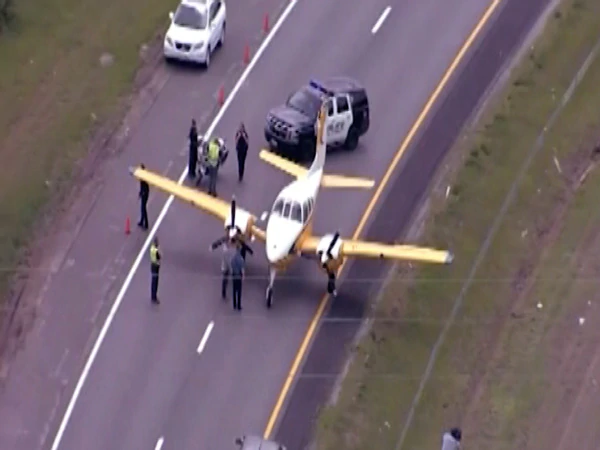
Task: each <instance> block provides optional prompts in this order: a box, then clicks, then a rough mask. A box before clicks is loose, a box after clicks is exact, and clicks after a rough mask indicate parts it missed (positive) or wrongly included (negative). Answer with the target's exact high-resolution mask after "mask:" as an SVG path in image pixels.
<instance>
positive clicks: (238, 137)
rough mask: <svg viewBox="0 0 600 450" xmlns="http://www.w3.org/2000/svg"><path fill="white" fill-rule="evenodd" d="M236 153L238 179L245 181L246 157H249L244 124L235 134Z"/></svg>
mask: <svg viewBox="0 0 600 450" xmlns="http://www.w3.org/2000/svg"><path fill="white" fill-rule="evenodd" d="M235 151H236V153H237V160H238V179H239V181H240V182H241V181H243V180H244V169H245V168H246V156H247V155H248V133H247V132H246V127H245V126H244V124H243V123H241V124H240V128H239V129H238V131H237V133H236V134H235Z"/></svg>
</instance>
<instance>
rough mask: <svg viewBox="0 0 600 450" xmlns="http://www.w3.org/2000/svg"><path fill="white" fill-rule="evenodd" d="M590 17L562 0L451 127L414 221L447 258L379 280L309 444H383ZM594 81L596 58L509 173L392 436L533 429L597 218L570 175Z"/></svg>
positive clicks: (473, 440)
mask: <svg viewBox="0 0 600 450" xmlns="http://www.w3.org/2000/svg"><path fill="white" fill-rule="evenodd" d="M599 30H600V10H599V6H598V4H597V2H595V1H594V0H576V1H564V2H563V3H562V4H561V6H560V7H559V8H558V10H557V11H556V12H555V13H554V15H552V16H551V18H550V22H549V23H548V26H547V27H546V29H545V30H544V32H543V34H542V35H541V36H540V37H539V39H538V40H537V42H536V43H535V46H534V49H533V50H530V51H529V52H528V53H527V54H526V57H525V58H524V60H523V61H522V62H521V63H520V65H519V66H518V67H517V68H516V69H515V71H514V72H513V76H512V79H511V81H510V83H509V84H508V86H507V87H506V89H505V90H504V92H502V93H501V94H499V95H498V96H496V97H495V98H494V99H493V100H492V101H491V103H490V105H489V106H488V108H487V109H486V111H485V112H484V114H483V115H482V117H481V118H480V122H479V124H477V126H476V128H475V130H476V131H475V132H473V133H470V134H468V135H467V136H466V138H465V139H460V140H459V142H460V144H458V145H457V148H456V149H454V150H453V152H456V153H458V152H460V153H461V154H462V155H464V157H465V159H464V164H463V165H462V166H461V167H460V169H458V171H457V173H456V174H454V176H455V179H454V181H453V186H452V191H451V192H452V194H451V195H450V197H449V199H447V200H446V199H441V198H434V199H433V204H434V205H435V208H434V210H435V213H434V214H433V218H432V219H430V220H429V221H428V223H427V225H426V230H427V231H426V235H427V239H426V240H427V242H437V243H448V244H450V246H451V248H452V249H453V250H454V251H455V253H456V259H455V262H454V263H453V265H452V266H449V267H423V268H422V269H420V270H419V271H418V272H416V274H414V276H410V277H409V276H407V274H406V273H397V274H396V275H395V276H394V277H393V278H392V279H391V281H390V282H389V285H388V286H386V287H385V289H384V292H383V293H382V296H381V299H380V302H379V304H378V306H377V310H376V313H375V318H374V319H375V320H374V323H373V325H372V330H371V333H368V334H367V335H366V337H365V338H364V339H363V340H362V341H361V342H360V344H359V345H358V347H357V349H356V351H355V354H354V360H353V362H352V364H351V367H350V369H349V371H348V374H347V376H346V378H345V380H344V382H343V384H342V389H341V392H340V394H339V397H338V399H337V402H336V404H335V405H331V406H329V407H327V408H326V409H324V410H323V412H322V413H321V417H320V419H319V422H318V427H317V430H316V432H317V436H316V438H317V448H319V449H337V448H345V449H365V450H367V449H379V450H384V449H385V450H387V449H390V450H391V449H395V448H396V445H397V442H398V439H399V436H400V434H401V430H402V428H403V427H404V425H405V423H406V420H407V415H408V413H409V410H410V407H411V403H412V401H413V398H414V396H415V393H416V392H417V389H418V386H419V382H420V379H421V377H422V376H423V373H424V372H425V367H426V365H427V361H428V359H429V357H430V354H431V350H432V347H433V345H434V343H435V342H436V340H437V339H438V337H439V335H440V333H441V331H442V329H443V327H444V323H445V320H446V319H447V317H448V316H449V314H450V311H451V310H452V307H453V304H454V302H455V300H456V299H457V297H458V295H459V292H460V290H461V288H462V286H463V284H464V281H465V279H466V278H467V276H468V274H469V272H470V270H471V268H472V266H473V263H474V260H475V258H476V255H477V253H478V252H479V249H480V248H481V246H482V243H483V242H484V240H485V237H486V235H487V233H488V231H489V229H490V227H491V225H492V223H493V222H494V219H495V218H496V217H497V215H498V212H499V210H500V207H501V205H502V203H503V202H504V200H505V198H506V196H507V194H508V192H509V190H510V187H511V185H512V184H513V183H514V181H515V179H516V176H517V173H518V171H519V169H520V167H522V166H523V163H524V161H525V159H526V158H527V155H528V153H529V152H530V150H531V149H532V148H533V146H534V142H535V140H536V138H537V136H538V135H539V133H540V131H541V130H542V128H543V126H544V124H545V123H546V122H547V121H548V119H549V117H550V115H551V114H552V112H553V111H554V109H555V108H556V106H557V103H558V101H559V100H560V99H561V98H562V96H563V94H564V92H565V90H566V89H567V87H568V85H569V83H570V82H571V80H572V79H573V76H574V75H575V72H576V71H577V70H578V68H579V67H580V66H581V64H582V62H583V59H584V58H585V57H586V56H587V54H588V53H589V51H590V50H591V48H592V47H593V45H594V44H595V43H596V41H597V40H598V39H599V38H600V32H599ZM599 84H600V60H596V61H595V63H594V64H593V66H592V67H591V69H590V71H589V72H588V74H587V76H586V78H585V79H584V81H583V82H582V84H581V86H580V87H579V89H578V91H576V94H575V95H574V97H573V98H572V100H571V102H570V103H569V105H568V106H567V107H566V108H565V109H564V110H563V112H562V114H561V116H560V117H559V119H558V121H557V122H556V123H555V126H554V127H553V128H552V129H551V130H549V131H548V135H547V137H546V141H545V145H544V147H543V148H542V149H541V151H540V152H539V153H538V154H537V156H536V157H535V159H534V160H533V163H532V164H531V166H530V168H529V170H528V172H527V175H526V176H525V177H524V179H523V180H522V183H521V184H520V185H519V188H518V195H517V196H516V198H515V201H513V202H512V204H511V206H510V207H509V209H508V211H507V213H506V215H505V216H504V218H503V220H502V224H501V226H500V228H499V230H498V232H497V234H496V235H495V237H494V239H493V242H492V243H491V246H490V248H489V250H488V252H487V254H486V256H485V258H484V260H483V261H482V263H481V265H480V266H479V269H478V271H477V273H476V274H475V278H474V281H473V283H472V285H471V286H470V288H469V289H468V291H467V292H466V295H465V297H464V301H463V304H462V308H461V309H460V310H459V313H458V315H457V317H456V321H455V323H454V325H453V326H452V327H451V328H450V330H449V332H448V334H447V336H446V340H445V342H444V344H443V345H442V347H441V348H440V351H439V353H438V358H437V361H436V364H435V366H434V369H433V372H432V374H431V377H430V379H429V381H428V383H427V384H426V386H425V390H424V392H423V395H422V397H421V398H420V401H419V403H418V406H417V408H416V410H415V415H414V418H413V420H412V422H411V426H410V428H409V431H408V434H407V436H406V440H405V441H404V443H403V444H404V445H403V446H402V447H401V448H403V449H411V450H416V449H434V448H439V446H440V438H441V432H442V431H443V430H444V429H447V428H448V427H450V426H452V425H455V424H460V425H462V426H463V427H464V430H465V433H466V436H465V438H464V441H465V445H466V446H468V447H469V448H476V449H483V448H486V449H494V450H496V449H514V448H524V445H525V441H526V438H527V436H530V435H532V433H533V434H535V433H534V432H533V431H532V430H531V429H530V423H529V422H528V419H530V418H531V417H530V416H531V415H532V413H533V411H535V410H536V407H538V406H539V405H540V404H541V402H542V401H543V396H544V393H545V387H547V372H546V370H545V369H546V367H547V364H548V358H549V357H548V355H549V352H550V349H549V339H550V338H549V336H550V331H551V328H552V327H551V326H550V324H552V323H556V322H557V320H558V319H559V318H560V317H562V316H563V315H564V314H565V311H566V310H567V307H568V306H569V304H568V302H567V301H566V300H569V299H570V298H574V297H575V296H576V295H579V294H576V293H575V291H574V290H573V281H572V277H571V276H570V275H571V274H572V272H573V271H574V270H575V266H576V264H574V258H575V256H574V255H575V254H576V252H575V249H577V248H578V247H579V242H580V240H581V239H582V237H584V236H585V235H586V233H588V232H589V230H590V229H591V228H592V227H593V225H595V224H596V225H597V223H596V222H598V223H600V220H598V219H600V217H599V216H600V215H599V214H597V213H594V212H595V211H596V210H597V199H598V198H599V197H600V181H599V180H597V179H595V178H594V176H593V175H590V178H589V179H588V180H587V181H586V184H585V185H584V186H583V187H582V188H580V189H575V188H574V186H576V183H575V180H578V179H579V176H580V174H581V172H582V171H583V170H584V169H585V168H586V167H587V166H588V165H589V163H590V155H591V147H592V145H591V144H592V142H593V143H595V142H594V141H593V139H594V138H598V137H599V136H600V108H599V105H600V90H598V88H597V87H598V85H599ZM555 156H556V158H557V160H558V161H559V163H560V165H561V169H562V174H559V172H558V170H557V169H556V167H555V162H554V157H555ZM591 216H593V221H591V220H592V219H591ZM411 280H412V281H411ZM588 287H589V286H588ZM538 301H541V302H543V304H544V308H543V309H542V310H537V308H536V306H535V305H536V303H537V302H538ZM377 318H380V319H381V318H385V319H387V320H385V321H383V320H379V321H378V320H377ZM390 319H392V320H390Z"/></svg>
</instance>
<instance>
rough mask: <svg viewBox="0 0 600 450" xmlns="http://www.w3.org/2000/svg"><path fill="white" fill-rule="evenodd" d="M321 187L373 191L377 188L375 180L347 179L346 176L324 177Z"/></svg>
mask: <svg viewBox="0 0 600 450" xmlns="http://www.w3.org/2000/svg"><path fill="white" fill-rule="evenodd" d="M321 186H323V187H329V188H334V187H337V188H363V189H371V188H372V187H373V186H375V181H374V180H368V179H366V178H357V177H347V176H344V175H327V174H325V175H323V178H322V179H321Z"/></svg>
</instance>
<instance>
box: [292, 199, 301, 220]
mask: <svg viewBox="0 0 600 450" xmlns="http://www.w3.org/2000/svg"><path fill="white" fill-rule="evenodd" d="M290 219H291V220H293V221H295V222H300V223H302V207H301V206H300V203H298V202H294V203H292V213H291V215H290Z"/></svg>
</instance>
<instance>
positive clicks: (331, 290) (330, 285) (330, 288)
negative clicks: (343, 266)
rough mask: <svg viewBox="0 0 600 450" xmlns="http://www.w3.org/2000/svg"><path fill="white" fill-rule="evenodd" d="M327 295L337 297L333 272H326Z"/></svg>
mask: <svg viewBox="0 0 600 450" xmlns="http://www.w3.org/2000/svg"><path fill="white" fill-rule="evenodd" d="M327 293H328V294H329V295H333V296H334V297H337V290H336V288H335V272H332V271H329V270H328V271H327Z"/></svg>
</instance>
